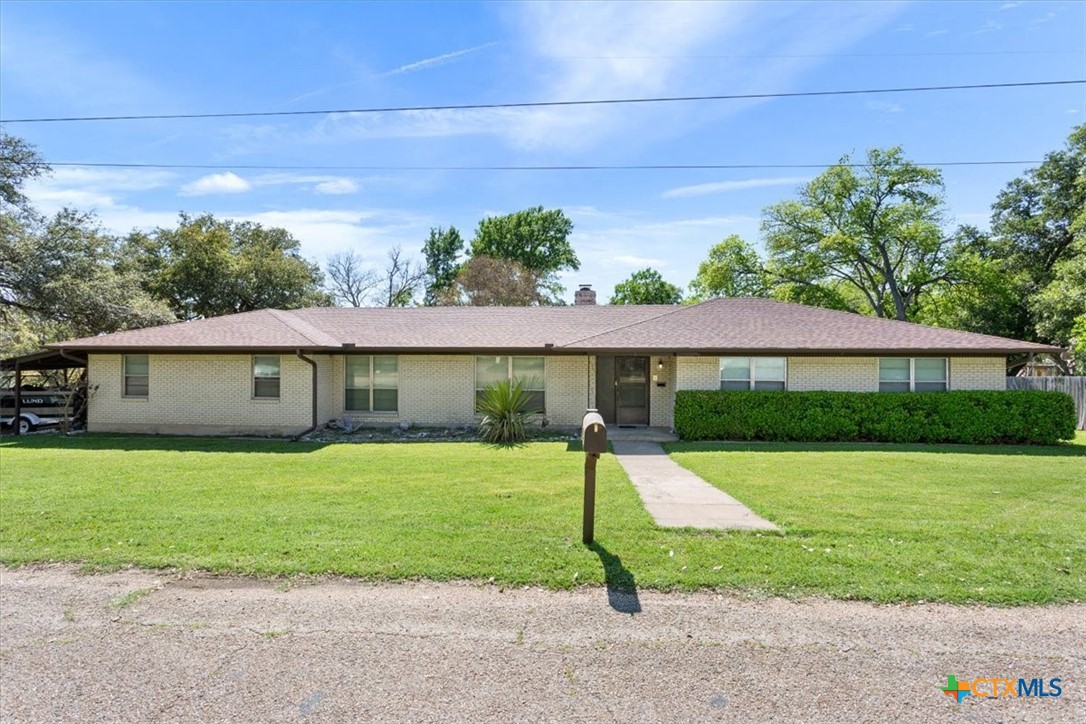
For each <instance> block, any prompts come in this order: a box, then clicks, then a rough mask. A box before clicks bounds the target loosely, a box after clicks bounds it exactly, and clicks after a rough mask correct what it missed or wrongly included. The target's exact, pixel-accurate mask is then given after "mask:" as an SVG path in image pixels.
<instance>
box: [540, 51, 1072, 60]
mask: <svg viewBox="0 0 1086 724" xmlns="http://www.w3.org/2000/svg"><path fill="white" fill-rule="evenodd" d="M1082 53H1083V50H1082V49H1079V50H951V51H926V52H916V53H765V54H760V53H759V54H746V53H742V54H739V53H737V54H725V55H540V56H536V57H538V58H545V59H548V60H550V59H555V58H558V59H564V60H742V59H743V58H938V57H959V56H969V55H1081V54H1082Z"/></svg>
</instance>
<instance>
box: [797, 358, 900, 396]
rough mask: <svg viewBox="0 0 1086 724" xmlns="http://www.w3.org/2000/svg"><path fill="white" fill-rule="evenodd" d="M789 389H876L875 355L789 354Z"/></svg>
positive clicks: (866, 390)
mask: <svg viewBox="0 0 1086 724" xmlns="http://www.w3.org/2000/svg"><path fill="white" fill-rule="evenodd" d="M788 389H790V390H795V391H797V392H802V391H804V390H837V391H840V392H878V391H879V360H878V358H877V357H789V358H788Z"/></svg>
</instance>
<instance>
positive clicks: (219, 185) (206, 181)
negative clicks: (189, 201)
mask: <svg viewBox="0 0 1086 724" xmlns="http://www.w3.org/2000/svg"><path fill="white" fill-rule="evenodd" d="M252 188H253V185H252V184H251V183H249V182H248V181H246V180H245V179H243V178H242V177H241V176H238V175H237V174H236V173H234V172H233V171H225V172H223V173H213V174H209V175H207V176H202V177H201V178H198V179H196V180H195V181H193V182H192V183H187V184H185V185H184V186H182V187H181V190H180V192H179V193H180V194H181V195H182V196H208V195H210V194H242V193H245V192H246V191H250V190H252Z"/></svg>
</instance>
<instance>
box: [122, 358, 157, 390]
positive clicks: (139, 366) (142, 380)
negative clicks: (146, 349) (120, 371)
mask: <svg viewBox="0 0 1086 724" xmlns="http://www.w3.org/2000/svg"><path fill="white" fill-rule="evenodd" d="M150 379H151V376H150V363H149V362H148V361H147V355H145V354H126V355H125V356H124V396H125V397H147V393H148V392H149V391H150V387H151V385H150Z"/></svg>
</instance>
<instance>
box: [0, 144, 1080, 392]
mask: <svg viewBox="0 0 1086 724" xmlns="http://www.w3.org/2000/svg"><path fill="white" fill-rule="evenodd" d="M49 171H50V169H49V167H48V165H47V164H46V163H45V162H44V161H43V159H42V158H41V156H40V155H39V154H38V153H37V151H36V149H34V147H33V146H31V145H30V144H28V143H26V142H25V141H23V140H22V139H19V138H16V137H14V136H10V135H7V134H0V204H2V210H0V322H2V330H0V353H2V354H3V355H4V356H7V355H9V354H13V353H18V352H23V351H29V350H32V349H37V348H40V346H41V345H42V344H45V343H48V342H52V341H56V340H59V339H63V338H71V337H76V336H84V335H93V334H98V333H102V332H112V331H117V330H120V329H128V328H134V327H142V326H148V325H155V324H163V323H166V322H170V321H179V320H189V319H199V318H203V317H211V316H218V315H222V314H231V313H236V312H244V311H250V310H255V309H262V308H266V307H275V308H280V309H292V308H300V307H307V306H322V305H333V304H338V305H341V306H354V307H360V306H409V305H413V304H423V305H476V306H494V305H502V306H522V305H552V304H562V303H563V302H562V294H563V292H564V290H563V288H562V286H561V285H560V284H559V282H558V278H559V274H560V273H561V272H563V271H571V270H577V269H579V268H580V261H579V259H578V258H577V254H576V252H575V251H574V249H573V247H572V245H571V243H570V241H569V236H570V234H571V232H572V229H573V222H572V221H571V220H570V219H569V218H568V217H567V216H566V215H565V214H564V212H563V211H562V210H561V209H545V208H543V207H541V206H539V207H534V208H529V209H525V210H522V211H517V212H514V213H511V214H506V215H502V216H488V217H486V218H484V219H482V220H480V221H479V223H478V225H477V227H476V229H475V231H474V234H473V236H472V238H471V239H470V240H466V239H465V238H464V237H463V236H462V235H461V233H460V231H459V230H457V229H456V228H455V227H453V226H449V227H435V228H433V229H431V230H430V233H429V237H428V238H427V239H426V240H425V242H424V244H423V246H422V249H421V259H417V258H416V257H414V256H413V255H411V254H408V253H405V252H404V251H403V249H402V248H401V247H396V248H393V249H391V250H390V251H389V252H388V254H387V257H386V260H385V263H384V265H383V266H379V267H373V266H371V265H369V264H367V263H366V261H365V260H364V259H363V258H362V257H361V256H359V255H358V254H357V253H356V252H353V251H346V252H342V253H339V254H335V255H332V256H331V257H329V258H328V260H327V262H326V264H325V266H324V268H323V269H322V268H321V267H320V266H319V265H317V264H315V263H313V262H312V261H309V260H307V259H305V258H304V257H303V256H302V254H301V245H300V243H299V241H298V240H297V239H295V238H294V237H293V236H292V235H291V234H290V233H289V232H287V231H286V230H284V229H279V228H266V227H263V226H261V225H260V224H256V223H253V222H244V221H232V220H226V219H217V218H215V217H214V216H212V215H210V214H202V215H199V216H193V215H190V214H186V213H182V214H180V215H179V218H178V223H177V226H176V228H157V229H155V230H153V231H149V232H145V231H133V232H131V233H130V234H128V235H127V236H116V235H112V234H109V233H106V232H105V231H104V230H103V229H102V228H101V226H100V225H99V224H98V222H97V220H96V219H95V217H94V216H93V214H90V213H86V212H82V211H79V210H75V209H63V210H61V211H60V212H58V213H56V214H54V215H53V216H51V217H46V216H44V215H42V214H40V213H38V212H37V211H36V210H35V209H34V208H33V206H32V205H31V204H30V202H29V200H28V199H27V198H26V196H25V195H24V194H23V186H24V184H25V183H26V182H27V181H29V180H31V179H34V178H37V177H40V176H42V175H45V174H48V173H49ZM1084 209H1086V125H1083V126H1079V127H1078V128H1076V129H1074V130H1073V132H1072V133H1071V135H1070V137H1069V139H1068V141H1067V143H1066V145H1065V147H1064V148H1062V149H1060V150H1057V151H1054V152H1052V153H1049V154H1047V155H1046V157H1045V159H1044V161H1043V163H1041V164H1040V166H1038V167H1037V168H1034V169H1031V170H1029V171H1027V172H1026V173H1024V174H1023V175H1022V176H1020V177H1019V178H1016V179H1014V180H1013V181H1011V182H1010V183H1009V184H1007V186H1006V187H1005V188H1004V189H1003V190H1002V191H1001V192H1000V193H999V195H998V196H997V198H996V200H995V202H994V203H993V205H992V216H991V223H990V231H987V232H985V231H981V230H980V229H978V228H976V227H973V226H968V225H965V226H957V227H956V228H953V229H951V228H950V227H949V226H948V224H947V219H946V216H947V212H946V208H945V201H944V184H943V179H942V175H941V173H940V171H939V170H937V169H932V168H925V167H922V166H919V165H917V164H914V163H912V162H911V161H909V160H908V159H907V158H906V157H905V155H904V152H903V151H902V149H900V148H891V149H872V150H870V151H869V152H868V153H867V154H866V157H865V158H864V163H863V164H853V163H852V161H851V159H850V158H849V157H848V156H844V157H842V159H841V162H840V163H839V164H837V165H835V166H833V167H831V168H829V169H827V170H826V171H825V172H824V173H822V174H820V175H819V176H818V177H816V178H814V179H813V180H811V181H810V182H809V183H807V184H806V185H804V186H803V187H801V188H800V189H799V190H798V191H797V193H796V196H795V198H792V199H788V200H785V201H781V202H779V203H776V204H773V205H771V206H769V207H767V208H765V209H763V211H762V222H761V240H762V242H763V246H764V252H759V250H758V249H757V248H756V247H755V246H754V245H752V244H751V243H749V242H748V241H746V240H744V239H742V238H740V237H738V236H734V235H733V236H729V237H727V238H725V239H723V240H722V241H721V242H719V243H717V244H715V245H714V246H712V247H711V248H710V249H709V250H708V255H707V257H706V258H705V260H704V261H702V262H701V264H700V265H699V267H698V271H697V274H696V276H695V277H694V279H693V280H691V282H690V283H689V285H687V287H686V289H685V290H684V289H683V288H682V287H680V286H677V285H675V284H672V283H670V282H668V281H666V280H665V279H664V278H663V276H662V275H661V274H660V272H659V271H658V270H656V269H652V268H646V269H641V270H639V271H637V272H635V273H634V274H632V275H631V276H630V277H629V278H628V279H626V280H624V281H622V282H620V283H619V284H617V285H616V286H615V289H614V292H613V294H612V296H611V299H610V303H612V304H680V303H690V302H698V301H703V300H707V299H712V298H717V297H737V296H738V297H743V296H747V297H750V296H754V297H767V298H772V299H779V300H783V301H792V302H799V303H803V304H809V305H814V306H821V307H829V308H833V309H840V310H846V311H851V312H856V313H860V314H868V315H873V316H878V317H885V318H889V319H899V320H908V321H914V322H921V323H926V324H934V325H937V326H944V327H953V328H957V329H964V330H968V331H973V332H981V333H987V334H995V335H1000V336H1007V337H1014V338H1018V339H1024V340H1029V341H1037V342H1043V343H1048V344H1055V345H1059V346H1063V347H1068V346H1070V347H1072V348H1073V351H1074V352H1073V358H1072V365H1073V366H1074V367H1076V368H1077V369H1078V370H1079V371H1082V370H1084V369H1086V211H1084Z"/></svg>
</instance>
